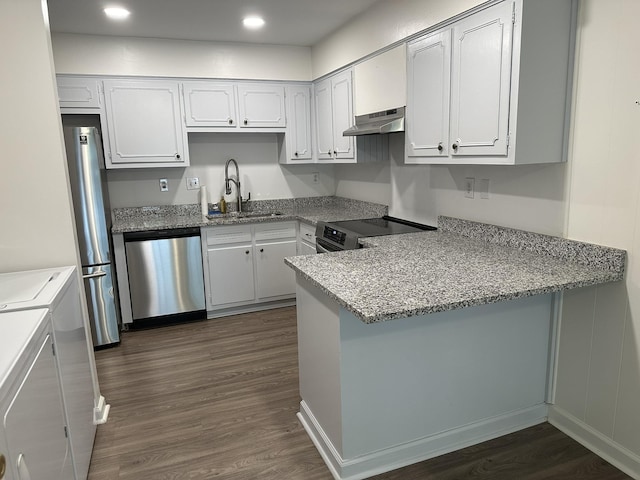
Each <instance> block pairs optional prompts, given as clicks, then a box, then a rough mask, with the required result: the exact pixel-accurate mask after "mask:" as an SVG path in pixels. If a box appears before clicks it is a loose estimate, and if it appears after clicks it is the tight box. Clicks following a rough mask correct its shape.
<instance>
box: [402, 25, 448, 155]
mask: <svg viewBox="0 0 640 480" xmlns="http://www.w3.org/2000/svg"><path fill="white" fill-rule="evenodd" d="M407 69H408V70H407V86H408V91H407V99H408V100H407V123H406V145H407V156H408V157H409V158H407V160H406V163H413V162H415V161H416V160H415V159H412V158H410V157H440V156H441V157H446V156H447V155H448V152H449V148H448V144H449V94H450V79H451V31H450V30H445V31H443V32H439V33H436V34H434V35H430V36H429V37H427V38H424V39H421V40H419V41H417V42H415V43H412V44H410V45H409V46H408V65H407Z"/></svg>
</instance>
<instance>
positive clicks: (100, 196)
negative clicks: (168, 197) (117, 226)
mask: <svg viewBox="0 0 640 480" xmlns="http://www.w3.org/2000/svg"><path fill="white" fill-rule="evenodd" d="M74 117H75V116H73V115H63V120H62V124H63V130H64V141H65V145H66V149H67V161H68V163H69V180H70V182H71V193H72V197H73V209H74V213H75V217H76V227H77V230H78V245H79V247H80V259H81V262H82V278H83V279H84V290H85V294H86V297H87V306H88V309H89V317H90V321H91V336H92V338H93V345H94V347H103V346H108V345H114V344H117V343H119V342H120V310H119V308H118V303H117V292H116V287H115V283H114V279H115V274H114V271H113V264H112V248H111V244H112V242H111V236H110V230H111V212H110V208H109V195H108V192H107V184H106V172H105V166H104V155H103V150H102V138H101V136H100V130H99V128H98V127H97V126H95V125H94V126H81V127H78V126H76V125H77V123H78V120H79V118H80V117H75V118H74Z"/></svg>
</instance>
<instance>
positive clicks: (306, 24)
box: [48, 0, 379, 47]
mask: <svg viewBox="0 0 640 480" xmlns="http://www.w3.org/2000/svg"><path fill="white" fill-rule="evenodd" d="M378 1H379V0H115V1H111V0H48V5H49V20H50V24H51V31H53V32H64V33H80V34H93V35H116V36H131V37H152V38H171V39H183V40H205V41H216V42H248V43H266V44H276V45H296V46H307V47H308V46H312V45H314V44H316V43H317V42H318V41H320V40H321V39H323V38H324V37H326V36H327V35H329V34H330V33H332V32H333V31H335V30H336V29H338V28H339V27H340V26H341V25H343V24H345V23H346V22H348V21H349V20H351V19H352V18H353V17H355V16H357V15H358V14H359V13H361V12H363V11H364V10H366V9H368V8H369V7H370V6H371V5H373V4H374V3H376V2H378ZM108 6H122V7H125V8H126V9H128V10H129V11H131V15H130V16H129V18H128V19H127V20H125V21H121V22H114V21H112V20H109V19H107V18H106V16H105V15H104V13H103V11H102V9H103V8H105V7H108ZM250 14H253V15H260V16H262V17H263V18H264V19H265V21H266V25H265V26H264V27H263V28H262V29H261V30H259V31H250V30H246V29H244V28H243V27H242V18H243V17H245V16H246V15H250Z"/></svg>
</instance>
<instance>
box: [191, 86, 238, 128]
mask: <svg viewBox="0 0 640 480" xmlns="http://www.w3.org/2000/svg"><path fill="white" fill-rule="evenodd" d="M182 88H183V95H184V106H185V124H186V126H187V127H224V128H235V127H236V126H237V125H238V119H237V115H236V100H235V93H234V85H233V84H232V83H218V82H184V83H183V84H182Z"/></svg>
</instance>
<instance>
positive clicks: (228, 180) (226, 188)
mask: <svg viewBox="0 0 640 480" xmlns="http://www.w3.org/2000/svg"><path fill="white" fill-rule="evenodd" d="M231 162H233V164H234V165H235V166H236V179H235V180H234V179H233V178H229V164H230V163H231ZM231 183H233V184H234V185H235V186H236V202H237V205H238V213H240V212H242V194H241V193H240V170H239V169H238V162H236V161H235V160H234V159H233V158H230V159H229V160H227V163H226V164H225V166H224V191H225V193H226V194H227V195H231ZM250 199H251V193H249V197H247V199H246V200H245V202H248V201H249V200H250Z"/></svg>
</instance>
